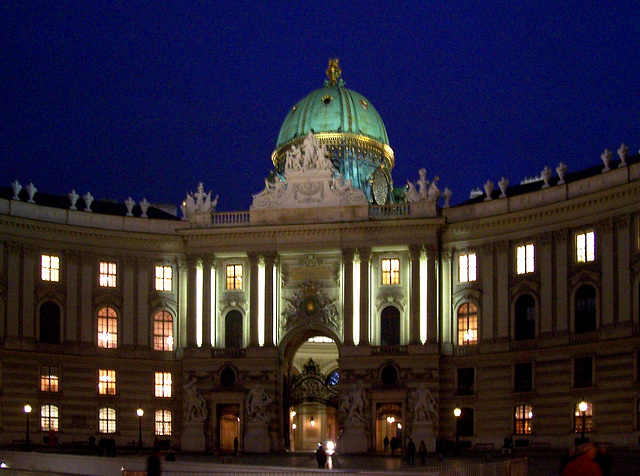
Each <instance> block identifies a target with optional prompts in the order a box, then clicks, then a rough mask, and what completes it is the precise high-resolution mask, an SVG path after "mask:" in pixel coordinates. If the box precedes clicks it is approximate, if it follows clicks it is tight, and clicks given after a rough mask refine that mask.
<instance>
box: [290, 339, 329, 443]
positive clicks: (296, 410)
mask: <svg viewBox="0 0 640 476" xmlns="http://www.w3.org/2000/svg"><path fill="white" fill-rule="evenodd" d="M338 361H339V348H338V344H337V343H336V341H335V340H334V339H332V338H331V337H328V336H327V335H323V334H321V333H320V332H317V331H316V332H313V331H311V330H307V331H305V332H302V333H301V334H300V335H298V336H297V337H296V338H294V339H293V340H292V341H290V342H289V345H287V346H286V348H285V353H284V362H285V365H284V375H283V387H284V388H283V395H284V397H285V398H284V400H285V401H284V402H283V403H284V405H283V413H284V414H283V430H284V431H283V434H284V435H285V444H286V446H287V448H288V449H289V450H290V451H314V450H315V449H316V448H317V445H318V443H320V442H322V441H326V440H333V441H335V440H336V438H337V436H338V433H339V429H338V387H339V369H338Z"/></svg>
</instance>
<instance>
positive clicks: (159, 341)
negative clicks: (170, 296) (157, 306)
mask: <svg viewBox="0 0 640 476" xmlns="http://www.w3.org/2000/svg"><path fill="white" fill-rule="evenodd" d="M153 350H164V351H167V352H170V351H172V350H173V316H172V315H171V314H170V313H169V312H167V311H160V312H156V314H155V315H154V316H153Z"/></svg>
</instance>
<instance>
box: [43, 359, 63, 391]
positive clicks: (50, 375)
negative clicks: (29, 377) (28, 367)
mask: <svg viewBox="0 0 640 476" xmlns="http://www.w3.org/2000/svg"><path fill="white" fill-rule="evenodd" d="M58 383H59V373H58V367H57V366H51V365H43V366H42V367H41V368H40V391H41V392H57V391H58Z"/></svg>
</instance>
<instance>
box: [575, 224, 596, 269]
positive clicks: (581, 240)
mask: <svg viewBox="0 0 640 476" xmlns="http://www.w3.org/2000/svg"><path fill="white" fill-rule="evenodd" d="M595 259H596V234H595V233H594V232H593V231H586V232H583V233H578V234H576V261H577V262H578V263H586V262H588V261H595Z"/></svg>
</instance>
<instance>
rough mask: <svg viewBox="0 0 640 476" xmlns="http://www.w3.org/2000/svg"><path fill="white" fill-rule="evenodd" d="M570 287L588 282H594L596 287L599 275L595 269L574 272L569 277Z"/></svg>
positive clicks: (598, 282)
mask: <svg viewBox="0 0 640 476" xmlns="http://www.w3.org/2000/svg"><path fill="white" fill-rule="evenodd" d="M570 282H571V287H576V286H577V285H578V284H583V283H590V284H594V285H595V286H596V287H599V286H600V275H599V274H598V273H596V272H595V271H590V270H587V269H585V270H583V271H580V272H579V273H576V274H574V275H573V276H572V277H571V279H570Z"/></svg>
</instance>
